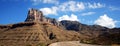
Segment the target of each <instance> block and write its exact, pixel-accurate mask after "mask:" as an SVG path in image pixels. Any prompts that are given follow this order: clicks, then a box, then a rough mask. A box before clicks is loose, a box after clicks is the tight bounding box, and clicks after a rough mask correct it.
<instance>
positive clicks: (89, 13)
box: [81, 12, 95, 16]
mask: <svg viewBox="0 0 120 46" xmlns="http://www.w3.org/2000/svg"><path fill="white" fill-rule="evenodd" d="M93 14H95V12H87V13H82V14H81V15H82V16H87V15H93Z"/></svg>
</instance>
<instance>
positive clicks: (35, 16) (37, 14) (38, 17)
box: [25, 8, 59, 26]
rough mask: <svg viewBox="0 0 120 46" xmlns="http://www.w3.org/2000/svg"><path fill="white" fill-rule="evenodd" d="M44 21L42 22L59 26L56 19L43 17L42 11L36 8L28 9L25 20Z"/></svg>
mask: <svg viewBox="0 0 120 46" xmlns="http://www.w3.org/2000/svg"><path fill="white" fill-rule="evenodd" d="M33 21H35V22H44V23H50V24H53V25H55V26H59V22H58V21H57V20H56V19H53V18H49V17H45V16H44V15H43V13H42V11H39V10H37V9H33V8H32V9H30V10H29V12H28V15H27V18H26V20H25V22H33Z"/></svg>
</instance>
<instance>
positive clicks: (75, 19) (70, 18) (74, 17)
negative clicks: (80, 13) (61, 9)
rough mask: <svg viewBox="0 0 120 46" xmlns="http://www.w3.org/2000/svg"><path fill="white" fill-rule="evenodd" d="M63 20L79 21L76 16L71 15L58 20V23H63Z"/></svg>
mask: <svg viewBox="0 0 120 46" xmlns="http://www.w3.org/2000/svg"><path fill="white" fill-rule="evenodd" d="M62 20H70V21H79V20H78V18H77V16H76V15H74V14H71V16H68V15H63V16H61V17H59V18H58V21H62Z"/></svg>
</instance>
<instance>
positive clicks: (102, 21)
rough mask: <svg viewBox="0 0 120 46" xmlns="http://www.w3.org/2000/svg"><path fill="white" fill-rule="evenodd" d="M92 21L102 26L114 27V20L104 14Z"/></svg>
mask: <svg viewBox="0 0 120 46" xmlns="http://www.w3.org/2000/svg"><path fill="white" fill-rule="evenodd" d="M94 23H95V24H97V25H101V26H104V27H108V28H114V27H115V23H116V21H114V20H113V19H112V18H110V17H108V16H107V15H106V14H104V15H103V16H100V17H99V18H98V19H97V20H96V21H95V22H94Z"/></svg>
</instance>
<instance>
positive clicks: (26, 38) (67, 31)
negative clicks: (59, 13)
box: [0, 8, 120, 46]
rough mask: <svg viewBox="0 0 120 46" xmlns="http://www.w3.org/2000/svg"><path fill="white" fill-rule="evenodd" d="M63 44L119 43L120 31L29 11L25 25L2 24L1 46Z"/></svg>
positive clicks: (37, 11) (119, 29)
mask: <svg viewBox="0 0 120 46" xmlns="http://www.w3.org/2000/svg"><path fill="white" fill-rule="evenodd" d="M60 41H80V42H81V43H89V44H102V45H110V44H120V28H113V29H109V28H106V27H102V26H99V25H86V24H82V23H80V22H78V21H68V20H63V21H60V22H59V21H57V20H56V19H54V18H49V17H46V16H44V15H43V13H42V11H39V10H36V9H33V8H32V9H30V10H29V11H28V15H27V18H26V20H25V22H20V23H16V24H8V25H0V46H39V45H40V46H43V45H46V46H47V45H48V44H50V43H54V42H60Z"/></svg>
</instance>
